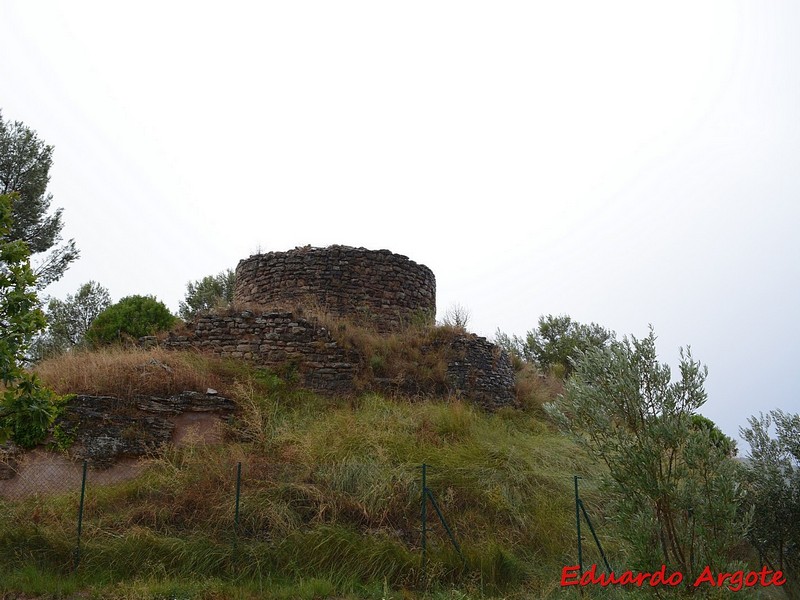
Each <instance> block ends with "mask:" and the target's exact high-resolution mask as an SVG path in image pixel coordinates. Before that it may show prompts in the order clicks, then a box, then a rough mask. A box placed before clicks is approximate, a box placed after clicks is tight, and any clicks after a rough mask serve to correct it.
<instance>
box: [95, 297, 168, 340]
mask: <svg viewBox="0 0 800 600" xmlns="http://www.w3.org/2000/svg"><path fill="white" fill-rule="evenodd" d="M174 323H175V317H174V316H173V315H172V313H170V312H169V309H168V308H167V307H166V306H164V303H163V302H160V301H158V300H156V299H155V298H154V297H153V296H127V297H125V298H122V300H120V301H119V302H117V303H116V304H112V305H111V306H109V307H108V308H107V309H105V310H104V311H103V312H101V313H100V314H99V315H98V316H97V318H95V319H94V321H93V322H92V324H91V326H90V327H89V330H88V331H87V332H86V339H87V340H88V341H89V342H92V343H94V344H110V343H113V342H120V341H124V340H125V339H126V338H133V339H138V338H140V337H143V336H146V335H154V334H156V333H158V332H159V331H165V330H167V329H169V328H170V327H172V325H173V324H174Z"/></svg>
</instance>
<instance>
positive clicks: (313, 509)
mask: <svg viewBox="0 0 800 600" xmlns="http://www.w3.org/2000/svg"><path fill="white" fill-rule="evenodd" d="M228 389H229V390H231V392H232V393H233V394H234V396H235V398H236V400H237V403H238V405H239V411H238V414H237V415H236V418H235V420H234V422H233V423H232V425H231V429H230V431H229V432H228V440H227V443H226V444H224V445H222V446H206V445H195V446H189V447H186V448H182V449H174V448H172V449H167V450H166V451H165V452H164V453H163V454H162V455H160V456H159V457H154V458H153V459H151V460H150V461H149V463H148V466H147V468H146V469H145V470H144V472H143V474H142V475H140V476H139V477H138V478H137V479H136V480H133V481H129V482H125V483H121V484H117V485H113V486H106V487H101V486H95V485H93V484H92V482H91V475H90V478H89V485H88V489H87V497H86V509H85V515H84V522H83V527H84V529H83V538H82V559H81V564H80V567H79V569H78V570H77V572H75V573H73V572H72V569H73V566H74V563H73V551H74V548H75V537H76V527H77V523H76V511H77V502H78V495H77V490H76V491H75V492H72V493H69V494H62V495H57V496H47V497H44V496H40V497H33V498H29V499H26V500H21V501H16V502H2V501H0V590H5V591H9V590H22V591H26V592H28V593H44V592H45V591H46V592H47V593H50V594H53V593H56V592H57V590H63V593H65V594H69V593H72V591H73V590H81V589H82V590H90V591H91V590H93V591H92V593H97V594H98V595H99V597H108V598H123V597H125V598H128V597H130V598H139V597H141V598H145V597H147V598H156V597H164V598H166V597H187V598H232V597H241V598H249V597H276V598H277V597H287V598H289V597H309V598H312V597H331V596H336V597H370V598H371V597H375V598H381V597H400V596H398V594H399V593H400V591H402V590H405V592H403V593H405V594H406V595H407V596H404V597H416V596H419V595H424V594H432V595H434V596H439V597H476V596H481V595H487V596H490V595H493V594H501V595H503V596H507V597H513V596H519V597H525V596H527V595H529V594H530V593H533V594H534V597H537V594H538V595H545V594H549V593H551V592H552V591H553V589H554V588H553V582H554V581H555V582H557V581H558V579H559V577H560V572H561V568H562V567H563V566H564V565H565V564H574V562H575V558H574V543H575V542H574V535H575V533H574V504H573V495H572V494H573V491H572V475H573V474H576V473H577V474H580V475H582V476H583V477H584V479H585V481H586V482H587V485H586V495H585V500H586V501H587V503H589V504H590V505H591V503H592V501H593V500H599V499H600V498H601V495H600V494H599V492H598V491H597V490H596V487H594V486H592V478H593V476H594V474H595V471H594V469H595V467H592V466H590V464H589V463H588V462H587V461H586V459H585V458H583V457H581V455H580V454H579V453H578V452H577V450H576V448H575V447H574V446H573V445H572V444H571V443H570V442H569V441H568V440H566V439H565V438H564V437H562V436H561V435H559V434H557V433H556V432H555V431H554V430H553V429H552V428H551V427H550V426H549V425H548V424H547V423H546V422H544V421H542V420H541V418H540V416H539V414H538V412H537V411H536V410H533V409H531V410H515V409H506V410H501V411H498V412H496V413H494V414H488V413H486V412H483V411H482V410H480V409H478V408H475V407H473V406H471V405H469V404H464V403H461V402H456V401H454V402H449V401H441V400H420V399H415V400H414V401H409V400H408V399H403V398H396V399H395V398H387V397H383V396H381V395H377V394H366V395H363V396H361V397H358V398H341V399H337V398H325V397H319V396H316V395H314V394H310V393H308V392H303V391H298V390H294V389H292V387H291V386H290V385H287V384H286V383H285V382H283V381H282V380H280V379H279V378H276V377H275V376H274V375H272V374H270V373H267V372H263V371H248V372H244V373H243V372H239V373H238V374H237V377H236V379H235V381H232V382H230V384H229V388H228ZM239 462H241V463H242V474H243V481H242V488H241V498H240V518H239V527H238V529H234V508H235V473H236V464H237V463H239ZM422 463H426V464H427V465H429V466H428V470H427V477H428V487H429V488H430V489H431V490H432V492H433V494H434V495H435V497H436V499H437V501H438V503H439V505H440V506H441V508H442V511H443V514H444V516H445V518H446V519H447V521H448V523H449V525H450V526H451V528H452V530H453V532H454V535H455V537H456V539H457V541H458V543H459V544H460V547H461V549H462V550H463V555H464V559H465V560H464V561H462V559H461V557H460V556H459V555H458V554H457V553H456V552H455V550H454V549H453V548H452V546H451V544H450V541H449V539H448V537H447V536H446V534H445V531H444V529H443V527H442V525H441V524H440V523H439V522H438V520H437V517H436V515H435V513H434V511H433V510H432V509H431V510H429V511H428V513H429V517H428V526H429V534H428V535H429V537H428V558H429V562H428V569H427V578H426V579H423V578H422V573H421V570H420V551H421V546H420V542H421V540H420V526H421V522H420V507H421V493H422V490H421V481H420V476H421V469H420V467H421V465H422ZM598 504H600V503H598ZM593 516H594V515H593ZM597 516H598V519H597V521H598V523H602V514H601V513H599V511H598V515H597ZM612 551H613V548H612ZM59 581H61V582H64V583H63V584H56V582H59ZM58 585H60V586H61V587H60V588H59V587H58ZM170 590H172V591H170ZM448 590H449V591H448ZM453 590H458V591H457V592H453ZM173 592H174V593H173ZM450 592H453V594H456V595H455V596H453V595H452V594H451V593H450ZM58 593H61V592H58ZM148 594H149V595H148ZM458 594H467V595H468V596H458Z"/></svg>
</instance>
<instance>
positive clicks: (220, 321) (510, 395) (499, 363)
mask: <svg viewBox="0 0 800 600" xmlns="http://www.w3.org/2000/svg"><path fill="white" fill-rule="evenodd" d="M161 345H162V346H163V347H166V348H172V349H191V348H194V349H198V350H203V351H206V352H209V353H211V354H213V355H215V356H220V357H223V358H240V359H243V360H247V361H249V362H251V363H253V364H256V365H260V366H266V367H269V368H271V369H274V370H277V371H281V370H285V369H286V367H287V365H290V366H291V367H292V369H294V370H295V372H296V373H297V375H298V377H299V382H300V383H301V384H302V385H303V386H304V387H307V388H309V389H313V390H316V391H319V392H324V393H348V392H353V391H354V390H355V389H356V383H355V382H356V379H357V377H358V375H359V373H360V370H361V369H362V368H364V365H365V364H366V363H367V362H368V360H367V357H364V356H361V355H360V354H358V353H357V352H356V351H355V350H346V349H344V348H342V347H341V346H340V345H339V344H338V343H337V342H336V341H335V340H334V339H333V338H332V337H331V335H330V332H328V330H327V329H325V328H324V327H322V326H321V325H318V324H316V323H315V322H313V321H310V320H306V319H304V318H302V317H299V316H297V315H295V314H293V313H290V312H265V313H255V312H252V311H244V312H242V313H237V314H230V315H205V316H201V317H198V318H197V319H196V320H195V321H194V322H193V323H191V324H190V328H189V331H187V332H185V333H184V334H182V335H179V334H176V333H174V332H173V333H171V334H170V335H169V337H168V338H167V339H166V340H165V341H163V342H161ZM441 345H444V347H445V348H446V353H445V354H446V356H447V386H446V389H442V390H434V389H416V388H414V389H407V388H406V387H404V383H403V382H394V381H383V380H376V381H375V382H374V383H375V385H376V388H377V389H382V390H385V391H398V392H402V393H414V394H416V393H422V394H429V393H442V394H455V395H458V396H461V397H463V398H464V399H466V400H469V401H471V402H475V403H476V404H479V405H481V406H483V407H484V408H488V409H496V408H499V407H501V406H510V405H513V404H514V402H515V397H514V372H513V370H512V368H511V361H510V360H509V358H508V355H506V353H505V352H503V351H502V350H501V349H500V348H499V347H498V346H496V345H495V344H492V343H491V342H488V341H487V340H486V339H485V338H482V337H478V336H476V335H474V334H467V333H463V334H455V335H454V336H453V337H452V338H450V339H447V340H446V341H441V342H439V343H438V345H437V347H441Z"/></svg>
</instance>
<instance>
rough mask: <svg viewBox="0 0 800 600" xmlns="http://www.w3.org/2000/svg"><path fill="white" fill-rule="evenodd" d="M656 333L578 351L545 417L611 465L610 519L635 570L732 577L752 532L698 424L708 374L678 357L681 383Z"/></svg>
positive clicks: (732, 483) (725, 453) (726, 466)
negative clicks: (735, 554) (734, 561)
mask: <svg viewBox="0 0 800 600" xmlns="http://www.w3.org/2000/svg"><path fill="white" fill-rule="evenodd" d="M655 340H656V338H655V334H654V333H653V331H652V330H651V331H650V334H649V335H648V336H647V337H646V338H644V339H642V340H637V339H636V338H634V337H631V339H630V340H629V339H627V338H625V339H623V341H622V342H618V341H613V342H611V343H610V344H609V345H608V346H600V347H592V348H589V349H588V350H586V351H585V352H581V353H580V356H579V360H578V361H577V362H576V366H575V371H574V373H573V375H572V377H571V378H570V379H568V380H567V381H566V383H565V395H564V396H563V397H561V398H560V399H559V400H558V401H556V402H555V403H551V404H549V405H547V406H546V410H547V411H548V413H549V414H550V415H551V416H552V417H553V418H554V419H555V420H556V421H557V422H558V423H559V425H560V426H561V427H562V428H563V429H564V430H565V431H568V432H570V433H571V434H572V435H573V436H574V437H575V438H576V439H577V440H578V441H579V442H580V443H581V444H582V445H583V446H584V447H585V448H586V449H587V450H588V451H589V452H590V453H591V454H592V455H594V456H596V457H598V458H599V459H601V460H602V461H603V462H604V463H605V465H606V466H607V467H608V470H607V476H606V481H605V484H606V485H607V487H608V489H609V491H610V493H611V497H612V498H613V499H614V505H615V506H614V510H613V511H612V512H611V514H612V515H615V516H614V518H615V519H616V520H617V522H618V524H619V529H618V531H619V535H620V536H622V537H623V538H624V539H626V540H627V541H628V543H629V548H630V562H631V563H632V564H631V565H630V566H631V567H632V568H633V569H636V570H647V571H653V570H655V569H656V568H659V567H660V566H661V565H662V564H664V565H667V568H668V569H671V570H678V571H681V572H682V573H683V574H684V576H685V577H686V579H687V580H693V578H696V577H697V576H698V575H699V574H700V572H701V571H702V569H703V568H704V567H705V566H706V565H709V566H711V567H712V569H715V570H716V571H715V572H717V571H719V570H723V569H726V570H729V569H730V568H732V566H733V565H731V564H729V563H730V556H731V554H730V553H731V550H732V549H733V548H734V547H735V546H736V545H737V543H739V542H740V541H741V540H742V539H743V537H744V534H745V530H746V526H745V525H746V524H745V523H744V522H743V521H742V520H741V519H740V518H738V517H737V515H738V514H739V513H738V510H737V509H738V506H739V500H740V498H739V492H738V487H737V483H736V482H737V480H738V479H739V473H738V465H737V464H736V462H735V461H734V460H733V459H731V458H730V456H729V449H728V448H724V447H720V446H719V445H718V444H717V443H715V439H714V437H713V435H712V429H711V428H708V427H705V426H703V424H702V423H701V424H698V423H696V422H693V418H694V417H695V416H696V415H697V410H698V409H699V408H700V407H701V406H702V405H703V404H704V403H705V401H706V393H705V390H704V387H703V386H704V382H705V378H706V374H707V369H706V368H705V367H704V366H702V365H700V363H699V362H696V361H694V360H693V359H692V356H691V353H690V352H689V351H686V352H684V351H683V350H681V362H680V376H679V378H678V379H677V381H672V376H671V372H670V368H669V366H667V365H665V364H661V363H659V362H658V360H657V356H656V347H655Z"/></svg>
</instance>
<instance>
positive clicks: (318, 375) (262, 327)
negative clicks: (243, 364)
mask: <svg viewBox="0 0 800 600" xmlns="http://www.w3.org/2000/svg"><path fill="white" fill-rule="evenodd" d="M191 327H192V330H191V331H190V332H188V334H187V335H176V334H170V337H169V338H168V339H167V340H165V341H164V342H162V345H163V346H164V347H167V348H173V349H190V348H195V349H198V350H203V351H207V352H209V353H210V354H213V355H215V356H219V357H222V358H241V359H245V360H247V361H249V362H251V363H253V364H256V365H261V366H266V367H271V368H274V369H286V368H287V365H288V366H289V367H291V368H296V369H297V374H298V376H299V377H300V381H301V382H302V384H303V385H304V386H306V387H308V388H311V389H314V390H319V391H325V392H347V391H350V390H352V388H353V380H354V378H355V375H356V368H357V364H356V362H355V361H354V360H353V357H352V356H350V354H349V353H348V352H347V351H345V350H344V349H343V348H341V347H340V346H339V345H338V344H337V343H336V342H335V341H334V340H333V339H331V336H330V334H329V333H328V331H327V330H326V329H325V328H324V327H321V326H319V325H317V324H315V323H312V322H311V321H307V320H305V319H302V318H300V317H298V316H296V315H293V314H292V313H289V312H268V313H263V314H255V313H253V312H251V311H243V312H241V313H238V314H233V315H204V316H200V317H198V318H197V319H196V320H195V321H194V322H193V323H192V324H191Z"/></svg>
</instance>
